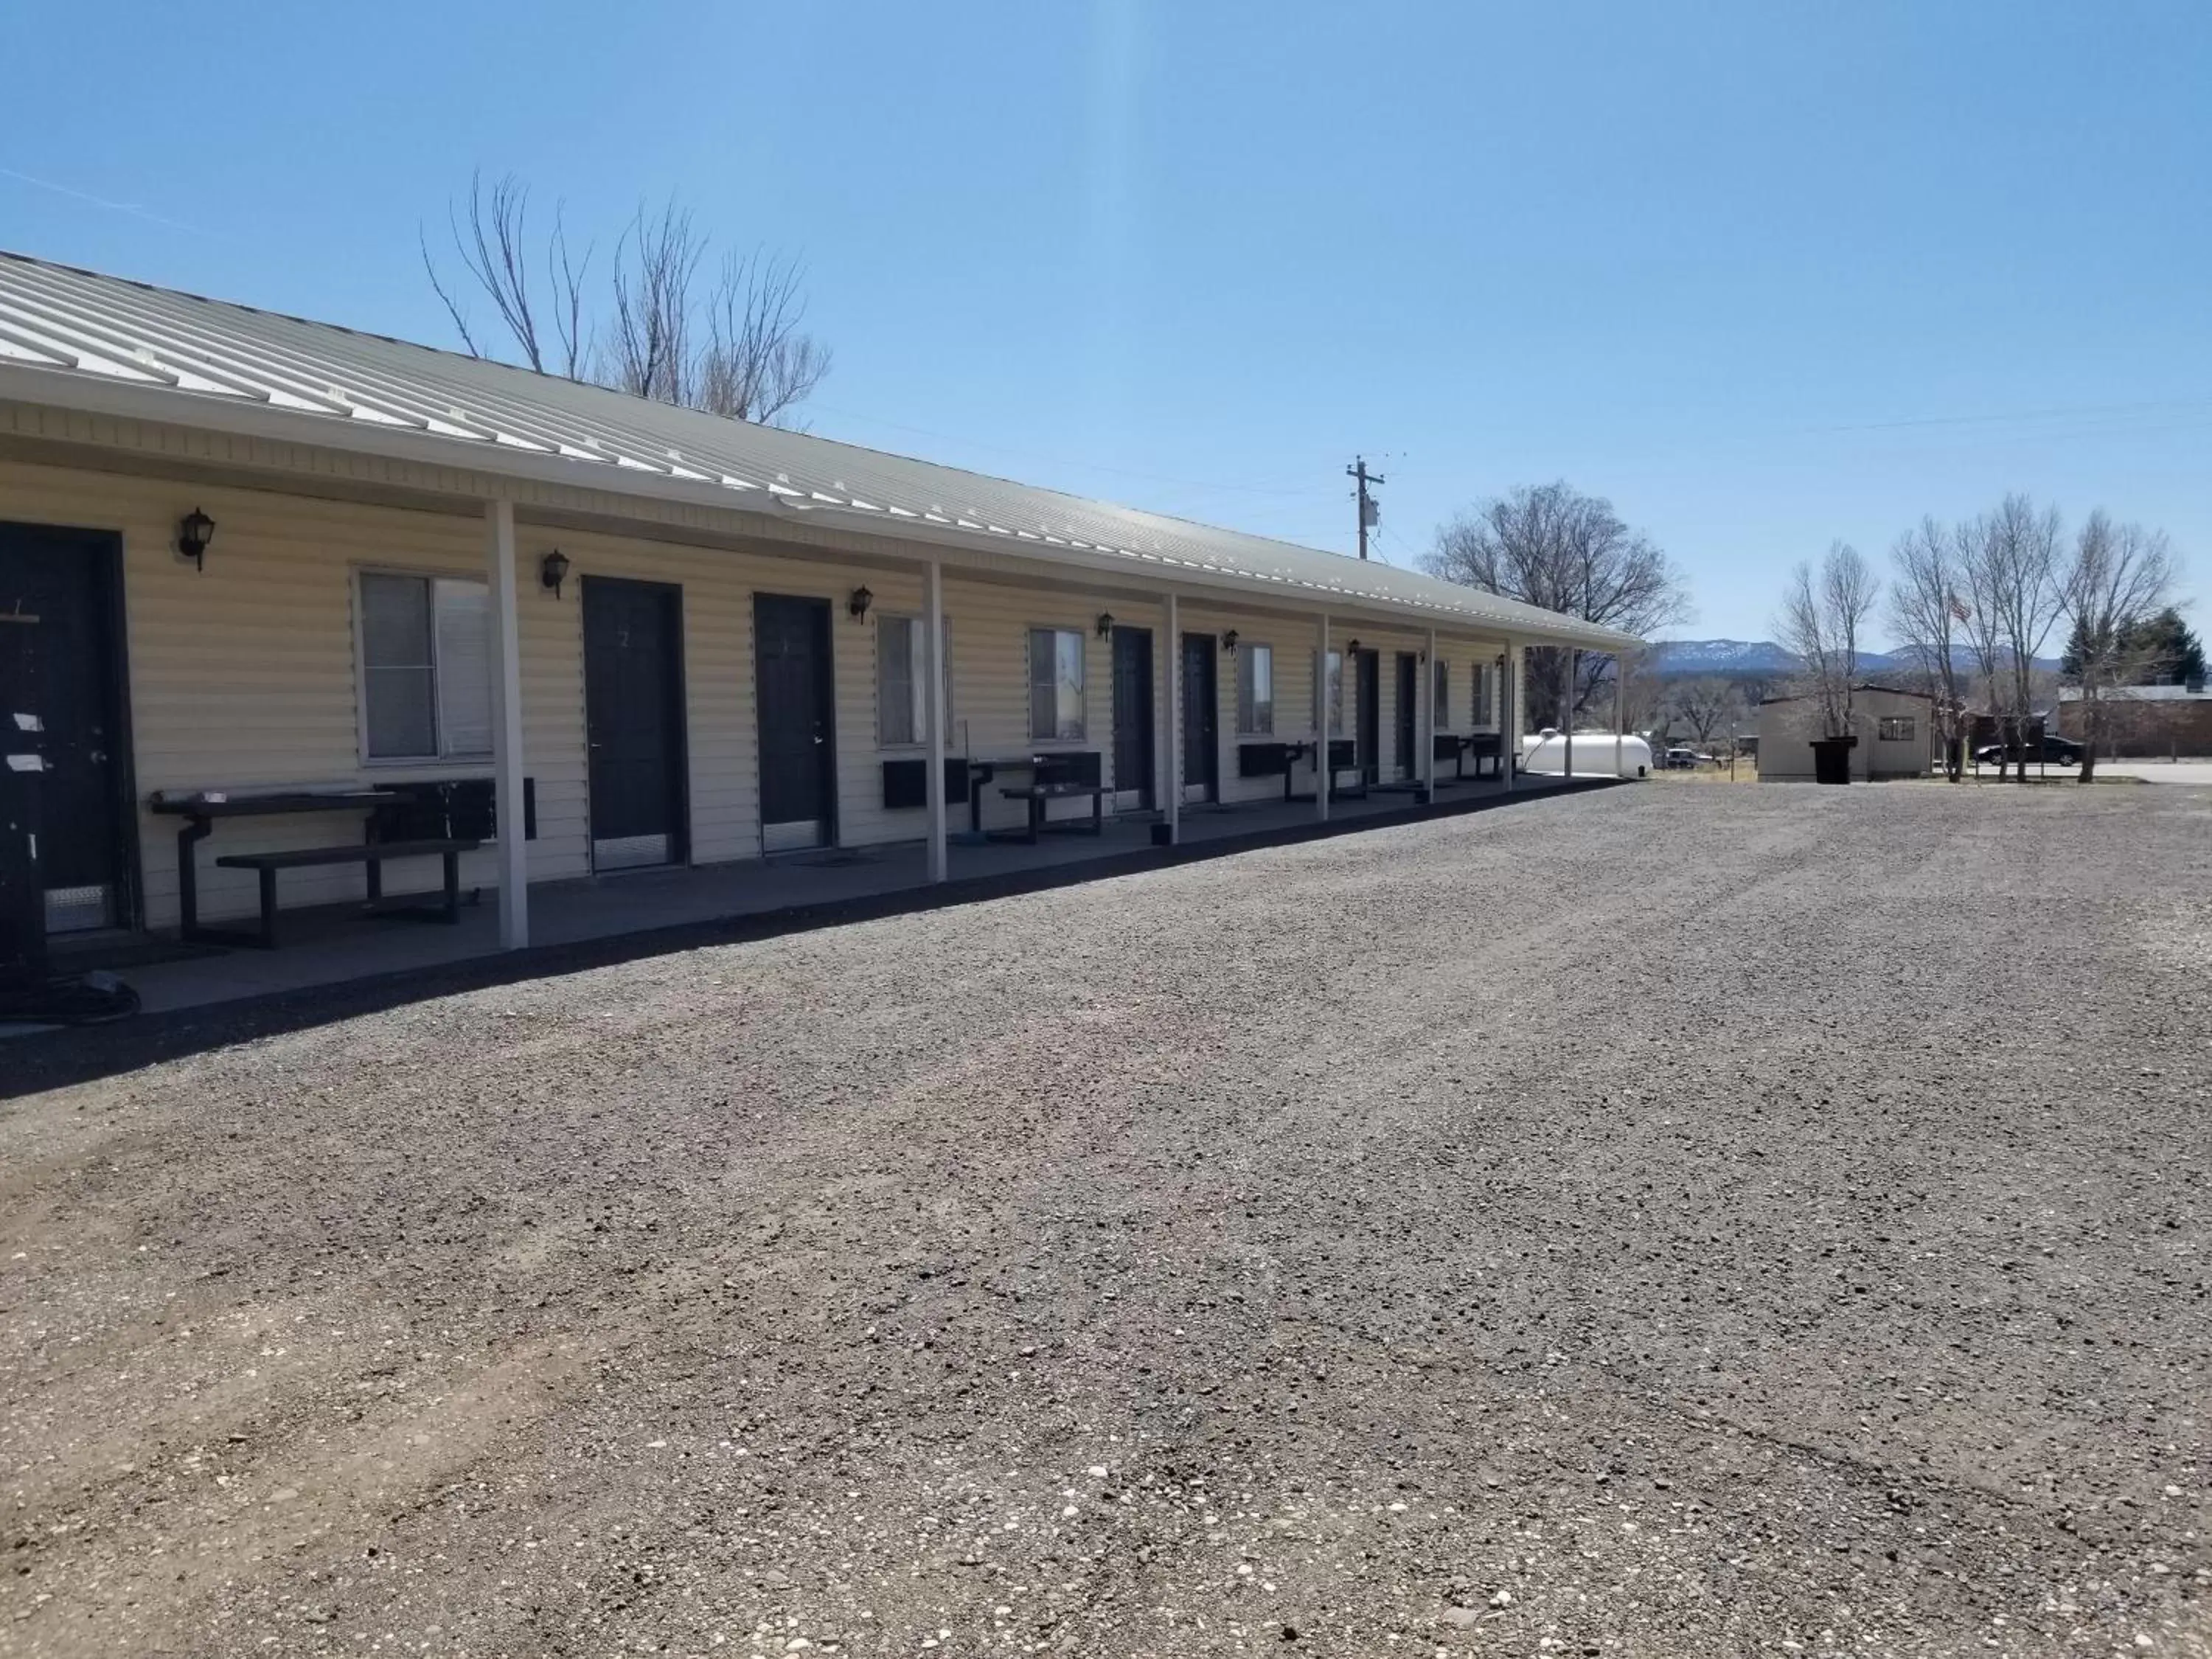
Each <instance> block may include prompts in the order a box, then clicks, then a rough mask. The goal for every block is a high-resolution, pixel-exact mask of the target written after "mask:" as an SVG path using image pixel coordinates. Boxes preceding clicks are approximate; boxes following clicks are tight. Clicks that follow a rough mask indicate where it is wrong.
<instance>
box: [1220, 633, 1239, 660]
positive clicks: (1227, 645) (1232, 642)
mask: <svg viewBox="0 0 2212 1659" xmlns="http://www.w3.org/2000/svg"><path fill="white" fill-rule="evenodd" d="M1221 654H1222V655H1223V656H1225V657H1233V656H1235V655H1236V654H1237V630H1236V629H1233V628H1232V629H1230V630H1229V631H1228V632H1227V633H1226V634H1224V635H1222V636H1221Z"/></svg>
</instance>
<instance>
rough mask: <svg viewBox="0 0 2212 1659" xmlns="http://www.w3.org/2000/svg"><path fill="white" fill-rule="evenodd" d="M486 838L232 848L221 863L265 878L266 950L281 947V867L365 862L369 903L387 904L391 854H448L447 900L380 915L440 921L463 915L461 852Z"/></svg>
mask: <svg viewBox="0 0 2212 1659" xmlns="http://www.w3.org/2000/svg"><path fill="white" fill-rule="evenodd" d="M482 845H483V842H477V841H467V840H460V839H441V840H422V841H371V842H358V843H356V844H355V845H353V846H350V847H306V848H298V849H296V850H295V851H291V852H285V853H232V854H228V855H227V856H225V857H222V858H219V859H217V860H216V863H217V864H219V865H222V866H224V867H225V868H226V869H231V870H252V871H254V872H257V873H258V874H259V876H260V878H261V937H260V939H258V941H257V942H258V944H259V945H260V946H261V948H262V949H263V950H264V951H273V950H275V949H276V872H278V871H279V870H309V869H314V868H318V867H319V866H323V865H329V864H359V865H364V866H367V868H368V902H369V903H370V904H371V905H372V906H379V907H380V906H381V903H382V900H383V898H384V861H385V860H386V859H421V858H437V859H442V860H444V861H445V866H446V892H445V902H444V903H442V904H441V905H439V906H437V907H436V908H431V907H429V906H428V905H406V906H394V907H392V908H378V910H377V914H378V915H386V916H424V917H428V918H430V919H431V920H434V921H446V922H455V921H459V920H460V919H461V854H464V853H473V852H475V851H476V850H477V848H479V847H481V846H482Z"/></svg>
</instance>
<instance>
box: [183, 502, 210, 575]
mask: <svg viewBox="0 0 2212 1659" xmlns="http://www.w3.org/2000/svg"><path fill="white" fill-rule="evenodd" d="M214 539H215V520H213V519H210V517H208V515H207V514H206V513H203V512H201V511H200V510H199V508H197V507H194V508H193V509H192V510H191V512H189V513H185V516H184V517H183V518H181V519H179V520H177V551H178V552H179V554H181V555H182V556H184V557H185V558H187V559H190V560H191V562H192V568H194V569H195V570H197V571H199V572H201V573H202V574H205V573H206V570H207V550H208V544H209V543H210V542H211V541H213V540H214Z"/></svg>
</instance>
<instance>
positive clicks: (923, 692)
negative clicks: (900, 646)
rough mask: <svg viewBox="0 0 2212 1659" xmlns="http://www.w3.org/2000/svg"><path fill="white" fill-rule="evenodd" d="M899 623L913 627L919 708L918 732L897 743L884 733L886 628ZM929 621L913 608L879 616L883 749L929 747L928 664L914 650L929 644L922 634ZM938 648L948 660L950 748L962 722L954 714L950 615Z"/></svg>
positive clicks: (879, 739) (879, 743)
mask: <svg viewBox="0 0 2212 1659" xmlns="http://www.w3.org/2000/svg"><path fill="white" fill-rule="evenodd" d="M895 623H896V624H899V625H902V626H904V627H905V628H907V629H908V630H909V631H908V640H909V641H910V643H909V645H908V652H909V653H910V654H914V655H915V659H914V660H912V661H910V662H909V663H908V675H909V677H910V678H911V680H912V683H913V685H914V696H915V702H916V707H915V709H914V710H913V714H914V730H915V735H914V736H913V737H911V738H902V739H900V740H899V741H897V742H893V741H892V740H891V739H890V738H886V737H885V736H884V709H885V708H886V707H887V706H888V705H887V704H886V702H885V701H884V642H883V630H884V629H886V628H888V627H890V626H892V625H893V624H895ZM928 624H929V619H928V618H927V617H923V616H920V615H917V614H915V612H912V611H890V612H889V613H888V614H885V615H881V616H878V617H877V619H876V747H877V748H878V749H880V750H908V749H927V747H928V746H929V717H930V696H929V675H928V671H927V670H928V665H927V662H926V661H925V660H922V659H921V654H915V653H914V647H918V646H923V645H927V643H928V641H927V640H925V639H924V638H923V637H922V635H923V632H924V630H925V629H927V627H928ZM938 649H939V653H941V654H942V655H943V657H944V660H945V732H946V738H945V741H946V744H947V748H948V751H949V749H950V745H951V733H952V732H957V731H958V730H959V729H960V723H959V721H958V720H956V719H955V718H954V717H953V714H952V618H951V617H949V616H948V617H945V637H944V639H943V641H941V642H940V643H939V647H938Z"/></svg>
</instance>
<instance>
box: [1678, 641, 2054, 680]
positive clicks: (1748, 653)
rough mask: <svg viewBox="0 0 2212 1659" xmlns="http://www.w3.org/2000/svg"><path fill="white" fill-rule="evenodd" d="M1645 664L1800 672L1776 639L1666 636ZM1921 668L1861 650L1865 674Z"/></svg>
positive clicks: (1962, 662)
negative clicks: (1706, 638)
mask: <svg viewBox="0 0 2212 1659" xmlns="http://www.w3.org/2000/svg"><path fill="white" fill-rule="evenodd" d="M1951 654H1952V660H1953V661H1954V662H1955V663H1956V664H1957V665H1958V666H1959V667H1960V669H1962V670H1963V669H1966V668H1969V667H1971V666H1972V663H1973V657H1972V653H1971V652H1968V651H1966V649H1964V648H1963V647H1958V646H1954V647H1952V653H1951ZM2036 664H2037V666H2039V667H2041V668H2048V669H2051V670H2054V671H2055V670H2056V669H2057V666H2058V659H2057V658H2056V657H2039V658H2038V659H2036ZM1796 668H1797V659H1796V657H1795V656H1793V655H1792V654H1791V653H1789V652H1787V651H1784V649H1783V648H1782V647H1780V646H1778V645H1777V644H1775V642H1774V641H1772V640H1662V641H1658V642H1657V643H1656V644H1655V645H1653V646H1652V647H1651V648H1650V652H1649V653H1647V654H1646V655H1645V657H1644V671H1645V672H1646V673H1653V674H1684V675H1686V674H1745V675H1753V674H1769V675H1771V674H1790V673H1794V672H1796ZM1918 668H1919V664H1918V662H1917V661H1916V660H1915V659H1913V658H1912V657H1911V656H1910V655H1908V654H1907V653H1904V652H1901V651H1862V652H1860V653H1859V672H1860V673H1862V674H1903V673H1911V672H1917V671H1918Z"/></svg>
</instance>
